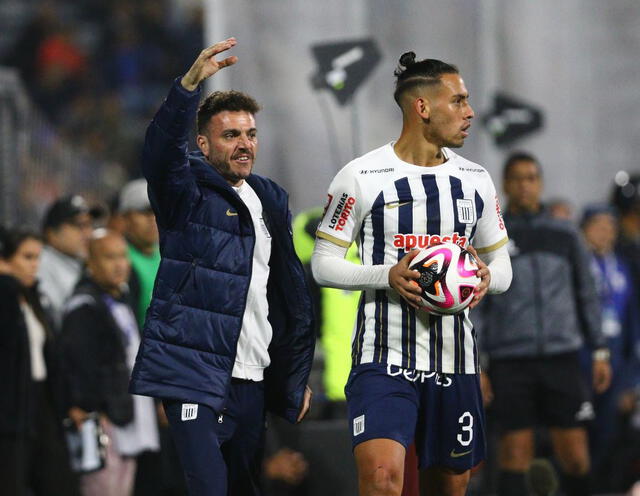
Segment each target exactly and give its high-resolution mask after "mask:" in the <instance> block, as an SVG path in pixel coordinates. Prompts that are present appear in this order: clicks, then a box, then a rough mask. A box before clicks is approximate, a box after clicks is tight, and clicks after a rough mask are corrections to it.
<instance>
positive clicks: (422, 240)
mask: <svg viewBox="0 0 640 496" xmlns="http://www.w3.org/2000/svg"><path fill="white" fill-rule="evenodd" d="M467 242H468V239H467V237H466V236H460V235H459V234H458V233H453V235H451V236H438V235H437V234H394V235H393V246H395V247H396V248H403V249H404V251H405V252H410V251H411V250H413V249H414V248H418V249H421V250H422V249H424V248H429V247H430V246H435V245H439V244H440V243H454V244H456V245H458V246H459V247H460V248H464V247H465V246H466V245H467Z"/></svg>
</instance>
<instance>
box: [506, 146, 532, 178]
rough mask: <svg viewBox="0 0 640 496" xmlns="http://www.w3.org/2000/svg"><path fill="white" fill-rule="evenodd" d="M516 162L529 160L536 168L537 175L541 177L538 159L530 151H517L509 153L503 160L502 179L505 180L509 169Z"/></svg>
mask: <svg viewBox="0 0 640 496" xmlns="http://www.w3.org/2000/svg"><path fill="white" fill-rule="evenodd" d="M517 162H531V163H533V164H535V166H536V169H537V171H538V175H539V176H540V177H542V167H540V163H539V162H538V159H537V158H536V157H534V156H533V155H532V154H531V153H528V152H522V151H517V152H513V153H511V154H510V155H509V156H508V157H507V159H506V160H505V161H504V165H503V166H502V179H503V180H506V179H507V176H508V175H509V171H510V170H511V168H512V167H513V166H514V164H516V163H517Z"/></svg>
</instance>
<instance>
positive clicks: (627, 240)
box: [611, 171, 640, 306]
mask: <svg viewBox="0 0 640 496" xmlns="http://www.w3.org/2000/svg"><path fill="white" fill-rule="evenodd" d="M611 202H612V204H613V206H614V207H615V208H616V210H617V211H618V218H619V223H620V230H619V236H618V242H617V244H616V248H617V250H618V251H619V252H620V253H622V255H624V256H625V258H626V259H627V261H628V262H629V264H630V266H631V272H632V275H633V280H634V286H635V287H636V288H639V287H640V174H638V173H634V174H631V175H630V174H628V173H627V172H625V171H620V172H618V174H616V184H615V186H614V188H613V193H612V197H611ZM638 293H640V291H639V292H638ZM638 296H639V297H640V294H638ZM638 305H639V306H640V298H639V299H638Z"/></svg>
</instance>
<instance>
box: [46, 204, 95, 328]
mask: <svg viewBox="0 0 640 496" xmlns="http://www.w3.org/2000/svg"><path fill="white" fill-rule="evenodd" d="M91 229H92V222H91V215H90V209H89V206H88V205H87V202H86V201H85V199H84V198H83V197H82V196H80V195H73V196H65V197H63V198H60V199H58V200H57V201H55V202H54V203H53V204H52V205H51V206H50V207H49V210H48V211H47V213H46V215H45V218H44V222H43V225H42V230H43V236H44V241H45V246H44V248H43V250H42V258H41V261H40V267H39V269H38V280H39V282H40V290H41V292H42V293H43V295H44V297H45V298H46V299H47V300H48V301H47V303H48V305H49V307H50V310H51V312H52V316H53V319H54V324H55V326H54V328H55V329H56V330H59V328H60V325H61V323H62V312H63V309H64V304H65V302H66V300H67V299H68V298H69V296H71V293H72V292H73V288H74V287H75V285H76V283H77V282H78V280H79V279H80V276H81V275H82V270H83V266H84V261H85V259H86V258H87V253H88V249H89V239H90V237H91Z"/></svg>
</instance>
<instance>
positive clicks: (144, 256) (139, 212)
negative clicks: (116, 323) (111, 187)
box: [118, 179, 160, 329]
mask: <svg viewBox="0 0 640 496" xmlns="http://www.w3.org/2000/svg"><path fill="white" fill-rule="evenodd" d="M118 210H119V212H120V214H121V215H122V217H123V220H124V236H125V238H126V239H127V247H128V252H129V260H130V261H131V267H132V269H133V270H132V274H131V281H130V283H129V286H130V289H131V294H132V300H133V303H134V305H135V311H136V317H137V319H138V324H139V325H140V328H141V329H142V327H143V326H144V317H145V313H146V311H147V308H148V307H149V303H151V294H152V293H153V284H154V282H155V279H156V273H157V272H158V267H159V266H160V249H159V248H158V226H157V225H156V217H155V215H154V214H153V210H152V209H151V203H150V202H149V196H148V195H147V181H146V180H145V179H135V180H133V181H131V182H129V183H127V184H126V185H125V186H124V188H123V189H122V192H121V193H120V200H119V206H118Z"/></svg>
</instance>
